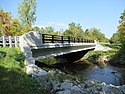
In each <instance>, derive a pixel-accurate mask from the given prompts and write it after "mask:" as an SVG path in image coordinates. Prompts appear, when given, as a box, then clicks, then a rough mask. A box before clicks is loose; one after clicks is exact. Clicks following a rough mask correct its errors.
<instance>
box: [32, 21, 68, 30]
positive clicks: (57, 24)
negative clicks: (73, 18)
mask: <svg viewBox="0 0 125 94" xmlns="http://www.w3.org/2000/svg"><path fill="white" fill-rule="evenodd" d="M41 22H42V23H41V24H42V25H34V26H38V27H40V28H41V27H43V28H44V27H47V26H52V27H53V28H54V29H55V30H60V29H63V30H65V29H67V28H68V24H65V23H62V22H45V21H41Z"/></svg>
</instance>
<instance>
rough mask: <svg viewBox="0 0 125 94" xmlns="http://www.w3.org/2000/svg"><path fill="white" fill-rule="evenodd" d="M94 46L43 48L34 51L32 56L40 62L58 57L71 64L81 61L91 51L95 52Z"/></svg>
mask: <svg viewBox="0 0 125 94" xmlns="http://www.w3.org/2000/svg"><path fill="white" fill-rule="evenodd" d="M94 48H95V46H94V45H80V46H67V47H54V48H41V49H32V50H31V51H32V56H33V58H34V59H35V60H40V59H44V58H49V57H56V58H57V59H62V60H65V61H66V62H67V61H70V62H73V61H76V60H79V59H80V58H82V57H83V56H84V55H85V54H86V53H87V52H88V51H89V50H93V49H94Z"/></svg>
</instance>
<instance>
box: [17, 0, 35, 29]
mask: <svg viewBox="0 0 125 94" xmlns="http://www.w3.org/2000/svg"><path fill="white" fill-rule="evenodd" d="M18 14H19V19H20V22H21V24H25V25H28V26H29V27H32V25H33V24H34V22H35V20H36V15H35V14H36V0H24V1H23V2H21V3H20V4H19V6H18Z"/></svg>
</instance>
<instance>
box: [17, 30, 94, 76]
mask: <svg viewBox="0 0 125 94" xmlns="http://www.w3.org/2000/svg"><path fill="white" fill-rule="evenodd" d="M19 45H20V48H21V51H22V52H23V54H24V55H25V57H26V59H25V62H24V63H25V65H26V72H27V74H34V73H38V74H39V72H40V74H41V73H42V74H44V73H46V72H45V71H44V70H42V71H41V69H40V68H39V67H37V66H36V65H35V61H36V60H40V59H44V58H48V57H56V58H65V60H70V61H71V62H72V61H75V60H78V59H80V58H82V57H83V56H84V54H86V53H87V52H88V51H89V50H94V49H95V46H96V42H95V41H93V40H88V39H78V38H73V37H69V36H57V35H48V34H41V33H40V32H38V31H31V32H29V33H27V34H24V35H22V36H20V37H19ZM39 70H40V71H39Z"/></svg>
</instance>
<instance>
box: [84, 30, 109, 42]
mask: <svg viewBox="0 0 125 94" xmlns="http://www.w3.org/2000/svg"><path fill="white" fill-rule="evenodd" d="M85 37H86V38H87V39H91V40H96V41H98V42H108V39H107V38H106V37H105V35H104V34H103V33H101V31H100V29H97V28H90V29H86V30H85Z"/></svg>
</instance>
